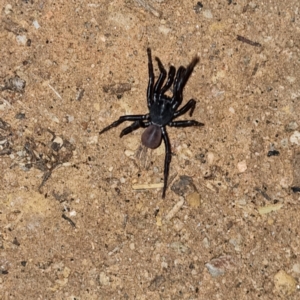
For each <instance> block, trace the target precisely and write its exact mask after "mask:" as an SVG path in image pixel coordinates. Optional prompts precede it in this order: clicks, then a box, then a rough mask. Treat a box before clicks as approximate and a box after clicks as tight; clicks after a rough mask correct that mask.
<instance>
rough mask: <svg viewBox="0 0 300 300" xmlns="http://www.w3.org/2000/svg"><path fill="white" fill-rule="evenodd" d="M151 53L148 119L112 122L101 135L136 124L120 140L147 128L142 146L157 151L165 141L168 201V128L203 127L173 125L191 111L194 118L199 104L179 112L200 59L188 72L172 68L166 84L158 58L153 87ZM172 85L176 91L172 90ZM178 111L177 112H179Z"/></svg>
mask: <svg viewBox="0 0 300 300" xmlns="http://www.w3.org/2000/svg"><path fill="white" fill-rule="evenodd" d="M147 53H148V69H149V82H148V88H147V104H148V109H149V113H148V114H146V115H128V116H121V117H120V118H119V119H118V120H117V121H115V122H113V123H112V124H111V125H109V126H107V127H105V128H104V129H102V130H101V131H100V132H99V134H102V133H103V132H105V131H107V130H109V129H111V128H113V127H116V126H118V125H120V124H121V123H123V122H124V121H133V123H132V124H131V125H130V126H128V127H126V128H124V129H123V130H122V131H121V134H120V137H122V136H123V135H125V134H128V133H130V132H132V131H134V130H136V129H138V128H140V127H143V128H146V127H147V128H146V129H145V131H144V132H143V134H142V143H143V145H144V146H146V147H148V148H151V149H155V148H157V147H158V146H159V145H160V143H161V141H162V140H164V143H165V147H166V156H165V169H164V187H163V193H162V197H163V198H164V197H165V194H166V189H167V180H168V175H169V166H170V162H171V147H170V141H169V137H168V134H167V131H166V125H168V126H171V127H188V126H203V125H204V124H203V123H200V122H198V121H195V120H184V121H173V120H174V119H176V118H177V117H179V116H181V115H183V114H185V113H186V112H188V111H190V116H192V114H193V111H194V109H195V106H196V101H195V100H194V99H191V100H189V101H188V103H187V104H185V105H184V106H183V107H181V108H180V109H178V107H179V106H180V105H181V103H182V100H183V96H182V91H183V88H184V86H185V84H186V82H187V81H188V79H189V77H190V75H191V74H192V72H193V69H194V67H195V65H196V64H197V62H198V61H199V58H198V57H194V58H193V60H192V62H191V63H190V64H189V65H188V66H187V67H186V68H185V67H183V66H181V67H179V68H178V70H177V72H176V69H175V67H173V66H171V67H170V69H169V73H168V78H167V81H166V82H165V84H164V81H165V79H166V77H167V71H166V70H165V68H164V66H163V64H162V63H161V61H160V59H159V58H157V57H156V58H155V59H156V61H157V63H158V68H159V70H160V75H159V77H158V79H157V81H156V83H155V84H154V72H153V65H152V57H151V50H150V49H149V48H148V49H147ZM172 85H173V87H172ZM171 87H172V92H173V96H172V97H169V96H167V95H165V93H166V92H167V91H168V90H169V89H170V88H171ZM177 109H178V110H177Z"/></svg>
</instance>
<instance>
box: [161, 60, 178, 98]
mask: <svg viewBox="0 0 300 300" xmlns="http://www.w3.org/2000/svg"><path fill="white" fill-rule="evenodd" d="M175 72H176V69H175V67H174V66H171V67H170V70H169V75H168V80H167V82H166V84H165V85H164V86H163V88H162V89H161V91H160V94H161V95H163V94H164V93H165V92H166V91H167V90H168V89H169V88H170V87H171V86H172V84H173V81H174V77H175Z"/></svg>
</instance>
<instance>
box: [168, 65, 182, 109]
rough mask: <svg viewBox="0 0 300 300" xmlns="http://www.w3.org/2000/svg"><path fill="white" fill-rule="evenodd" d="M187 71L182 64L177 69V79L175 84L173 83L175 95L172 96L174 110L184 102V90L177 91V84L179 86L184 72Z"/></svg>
mask: <svg viewBox="0 0 300 300" xmlns="http://www.w3.org/2000/svg"><path fill="white" fill-rule="evenodd" d="M185 71H186V69H185V67H183V66H180V67H179V68H178V70H177V73H176V76H175V80H174V85H173V97H172V100H171V102H172V107H173V109H174V110H176V108H177V107H178V106H179V105H180V104H181V102H182V91H181V92H178V91H177V86H178V81H179V80H180V78H181V76H182V74H184V72H185Z"/></svg>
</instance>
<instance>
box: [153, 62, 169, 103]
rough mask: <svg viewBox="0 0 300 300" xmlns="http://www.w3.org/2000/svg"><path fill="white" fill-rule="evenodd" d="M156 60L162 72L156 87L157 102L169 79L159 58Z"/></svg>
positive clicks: (155, 96) (155, 97)
mask: <svg viewBox="0 0 300 300" xmlns="http://www.w3.org/2000/svg"><path fill="white" fill-rule="evenodd" d="M155 60H156V61H157V64H158V68H159V71H160V74H159V77H158V79H157V81H156V83H155V85H154V93H153V94H154V102H155V101H157V100H158V99H157V96H159V94H160V90H161V87H162V85H163V83H164V81H165V79H166V77H167V71H166V69H165V68H164V66H163V64H162V62H161V61H160V59H159V58H158V57H155Z"/></svg>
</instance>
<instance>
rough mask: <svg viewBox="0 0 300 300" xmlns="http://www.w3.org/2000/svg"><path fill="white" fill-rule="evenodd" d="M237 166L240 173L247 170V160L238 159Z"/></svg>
mask: <svg viewBox="0 0 300 300" xmlns="http://www.w3.org/2000/svg"><path fill="white" fill-rule="evenodd" d="M237 168H238V171H239V172H240V173H244V172H245V171H246V170H247V162H246V161H245V160H243V161H240V162H239V163H238V164H237Z"/></svg>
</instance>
